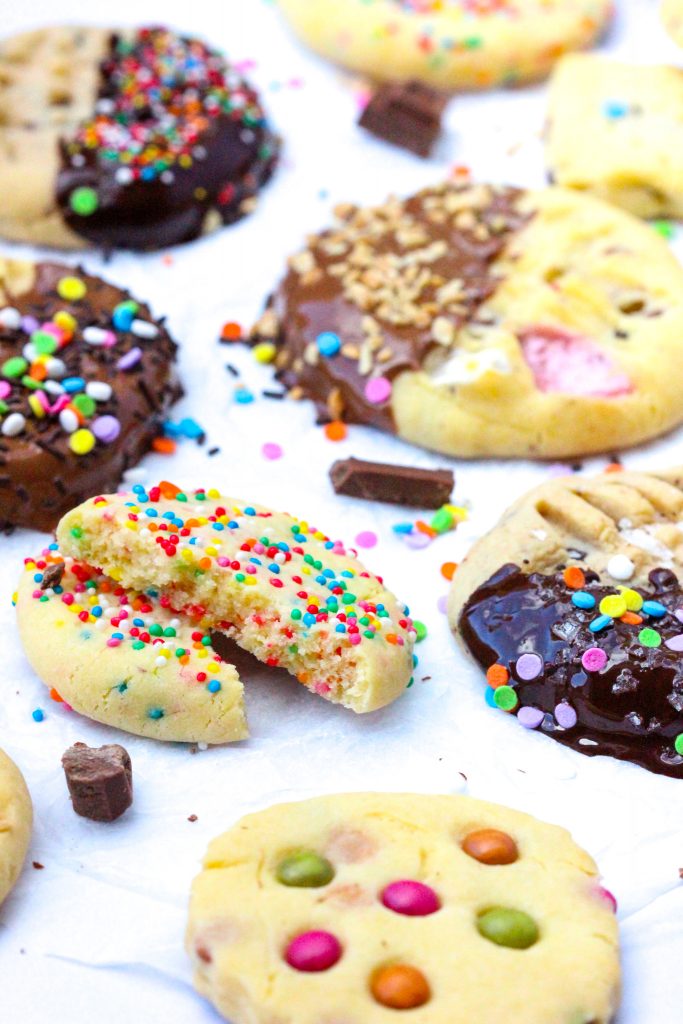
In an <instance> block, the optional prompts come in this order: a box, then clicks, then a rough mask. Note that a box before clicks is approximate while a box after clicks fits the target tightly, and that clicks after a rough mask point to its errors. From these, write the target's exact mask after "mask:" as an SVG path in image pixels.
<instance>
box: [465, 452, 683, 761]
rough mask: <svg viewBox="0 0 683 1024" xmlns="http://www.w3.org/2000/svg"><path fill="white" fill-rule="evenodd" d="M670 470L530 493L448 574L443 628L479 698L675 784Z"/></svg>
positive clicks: (680, 621) (570, 482) (676, 660)
mask: <svg viewBox="0 0 683 1024" xmlns="http://www.w3.org/2000/svg"><path fill="white" fill-rule="evenodd" d="M682 518H683V470H681V469H680V468H678V469H673V470H670V471H667V472H662V473H655V474H645V473H627V472H620V473H609V474H604V475H603V476H601V477H596V478H594V479H583V478H581V477H571V478H567V479H562V480H554V481H551V482H549V483H546V484H542V485H541V486H540V487H537V488H536V489H535V490H533V491H531V492H530V493H529V494H527V495H526V496H525V497H523V498H522V499H521V500H520V501H518V502H517V503H516V504H515V505H513V506H512V508H511V509H509V510H508V512H507V513H506V514H505V516H504V517H503V519H502V520H501V521H500V523H499V524H498V526H496V527H495V528H494V529H493V530H492V531H491V532H490V533H489V534H487V536H485V537H484V538H482V540H480V541H479V542H478V543H477V544H475V546H474V548H473V549H472V551H471V552H470V553H469V555H468V556H467V558H466V559H465V560H464V562H463V563H462V564H461V565H460V567H459V568H458V571H457V572H456V574H455V576H454V578H453V585H452V590H451V595H450V601H449V619H450V622H451V626H452V628H453V630H454V631H455V632H456V635H457V636H458V637H459V639H460V640H461V641H462V642H463V644H464V646H465V647H466V648H467V650H468V651H469V653H470V654H471V655H472V656H473V657H474V658H475V659H476V661H478V662H479V664H480V665H481V666H482V668H483V669H485V670H486V677H487V682H488V688H487V691H486V697H487V701H488V703H489V704H490V705H491V706H492V707H494V708H498V709H500V710H502V711H506V712H509V713H512V714H513V715H516V716H517V721H518V722H519V723H520V725H522V726H524V727H526V728H527V729H529V730H538V731H539V732H542V733H544V734H545V735H547V736H549V737H551V738H552V739H555V740H558V741H559V742H560V743H564V744H566V745H567V746H570V747H573V748H574V749H575V750H578V751H580V752H581V753H584V754H608V755H611V756H612V757H617V758H620V759H622V760H627V761H633V762H634V763H635V764H638V765H642V766H643V767H644V768H648V769H649V770H650V771H653V772H658V773H660V774H664V775H670V776H672V777H673V778H678V779H683V588H682V586H681V580H683V529H682V528H681V525H680V524H681V520H682Z"/></svg>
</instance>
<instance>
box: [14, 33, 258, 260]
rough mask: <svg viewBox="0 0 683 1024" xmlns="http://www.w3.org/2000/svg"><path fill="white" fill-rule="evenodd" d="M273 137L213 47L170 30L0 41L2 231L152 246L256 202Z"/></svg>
mask: <svg viewBox="0 0 683 1024" xmlns="http://www.w3.org/2000/svg"><path fill="white" fill-rule="evenodd" d="M277 151H278V142H277V139H276V138H275V136H274V135H273V133H272V132H271V130H270V128H269V126H268V123H267V121H266V117H265V113H264V110H263V107H262V106H261V103H260V100H259V97H258V94H257V93H256V91H255V90H254V89H253V88H252V87H251V86H250V85H249V84H248V83H247V82H245V81H244V79H243V78H242V77H241V76H240V75H239V74H238V73H237V72H236V71H235V70H234V69H233V68H232V67H231V66H230V64H229V63H228V62H227V61H226V59H225V57H223V56H222V54H220V53H218V52H217V51H215V50H212V49H210V48H209V47H208V46H206V45H205V44H204V43H202V42H200V41H199V40H197V39H193V38H190V37H188V36H183V35H178V34H177V33H175V32H172V31H171V30H169V29H166V28H161V27H158V28H157V27H155V28H140V29H135V30H133V29H131V30H125V31H120V32H119V31H116V32H115V31H113V30H108V29H100V28H83V27H75V26H64V27H55V28H45V29H37V30H35V31H31V32H26V33H23V34H21V35H18V36H14V37H12V38H10V39H6V40H4V41H2V42H1V43H0V156H1V159H0V234H3V235H4V236H5V237H6V238H10V239H13V240H17V241H22V242H35V243H38V244H41V245H53V246H59V247H62V248H69V249H73V248H80V247H81V246H85V245H94V246H100V247H103V248H104V249H105V250H108V249H111V248H113V247H122V248H130V249H158V248H161V247H163V246H168V245H175V244H177V243H179V242H187V241H190V240H191V239H193V238H197V237H198V236H199V235H200V234H203V233H206V232H209V231H213V230H215V229H217V228H219V227H221V226H222V225H224V224H230V223H232V222H233V221H235V220H237V219H239V218H240V217H242V216H243V215H244V214H246V213H248V212H250V210H251V209H252V208H253V205H254V202H255V197H256V195H257V193H258V191H259V189H260V188H261V186H262V185H263V184H264V183H265V182H266V181H267V180H268V178H269V177H270V175H271V173H272V171H273V169H274V166H275V163H276V160H277Z"/></svg>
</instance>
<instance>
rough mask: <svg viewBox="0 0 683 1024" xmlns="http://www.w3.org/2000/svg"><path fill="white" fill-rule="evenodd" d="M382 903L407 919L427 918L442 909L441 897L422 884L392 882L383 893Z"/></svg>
mask: <svg viewBox="0 0 683 1024" xmlns="http://www.w3.org/2000/svg"><path fill="white" fill-rule="evenodd" d="M382 903H383V904H384V906H385V907H388V909H389V910H393V911H394V913H395V914H405V915H406V917H427V915H428V914H435V913H436V911H437V910H440V909H441V902H440V900H439V897H438V896H437V895H436V893H435V892H434V890H433V889H432V888H430V886H428V885H423V884H422V882H410V881H401V882H392V883H391V885H388V886H387V887H386V889H385V890H384V892H383V893H382Z"/></svg>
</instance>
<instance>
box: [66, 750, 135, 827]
mask: <svg viewBox="0 0 683 1024" xmlns="http://www.w3.org/2000/svg"><path fill="white" fill-rule="evenodd" d="M62 766H63V768H64V773H65V775H66V782H67V785H68V787H69V793H70V795H71V800H72V802H73V807H74V811H75V812H76V814H80V815H81V817H83V818H90V819H91V820H92V821H115V820H116V819H117V818H120V817H121V815H122V814H123V812H124V811H126V810H127V809H128V808H129V807H130V805H131V804H132V802H133V772H132V768H131V763H130V757H129V756H128V751H127V750H125V749H124V748H123V747H121V746H119V744H118V743H110V744H107V745H106V746H104V747H88V746H87V745H86V744H85V743H74V745H73V747H69V749H68V750H67V751H66V752H65V754H64V756H63V757H62Z"/></svg>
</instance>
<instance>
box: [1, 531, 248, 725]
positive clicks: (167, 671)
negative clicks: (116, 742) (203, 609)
mask: <svg viewBox="0 0 683 1024" xmlns="http://www.w3.org/2000/svg"><path fill="white" fill-rule="evenodd" d="M15 600H16V609H17V625H18V627H19V636H20V638H21V642H22V645H23V648H24V651H25V652H26V657H27V658H28V660H29V662H30V664H31V667H32V668H33V669H34V671H35V672H36V674H37V675H38V676H39V677H40V679H42V681H43V682H44V683H45V685H46V686H47V687H49V688H50V690H51V691H52V696H53V697H54V699H55V700H59V701H65V702H66V703H67V704H68V705H69V706H70V707H71V708H73V709H74V710H75V711H78V712H79V713H80V714H82V715H86V716H87V717H88V718H92V719H94V720H95V721H96V722H103V723H104V724H105V725H111V726H113V727H114V728H116V729H123V730H124V731H125V732H130V733H135V734H136V735H138V736H148V737H150V738H152V739H156V740H167V741H173V742H184V743H195V742H204V743H231V742H234V741H235V740H242V739H245V738H246V736H247V735H248V730H247V724H246V718H245V712H244V702H243V691H242V683H241V682H240V680H239V677H238V674H237V671H236V669H235V668H234V666H233V665H231V664H228V663H226V662H225V661H224V660H223V659H222V658H221V657H220V655H219V654H218V653H217V652H216V651H215V650H214V648H213V645H212V642H211V635H210V633H209V630H208V629H207V628H206V624H205V623H204V621H203V617H202V615H201V614H200V613H199V612H197V611H195V614H193V615H188V614H179V613H176V612H175V611H173V609H172V608H171V607H170V605H169V602H168V601H167V600H165V599H164V598H163V597H161V596H160V595H159V592H158V591H157V590H156V589H155V588H154V587H147V588H145V589H144V590H143V591H140V592H131V591H129V590H126V589H124V588H123V587H122V586H121V584H120V583H115V582H114V581H113V580H111V579H108V578H107V577H106V576H104V575H103V574H102V573H101V572H98V570H97V569H93V568H91V567H90V566H88V565H85V564H84V563H82V562H77V561H74V560H73V559H72V558H66V559H65V558H63V557H62V555H61V554H60V552H59V551H58V550H57V545H56V544H53V545H51V546H50V547H48V548H46V549H45V550H44V551H42V552H41V553H40V554H39V555H37V556H36V557H35V558H27V559H26V560H25V563H24V571H23V573H22V575H21V579H20V582H19V587H18V591H17V594H16V598H15Z"/></svg>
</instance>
